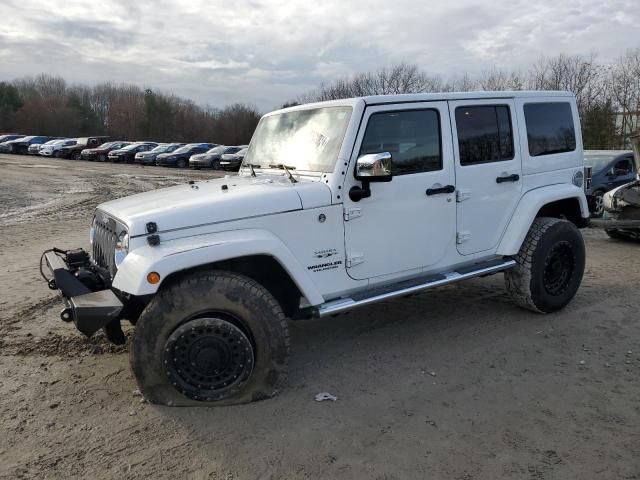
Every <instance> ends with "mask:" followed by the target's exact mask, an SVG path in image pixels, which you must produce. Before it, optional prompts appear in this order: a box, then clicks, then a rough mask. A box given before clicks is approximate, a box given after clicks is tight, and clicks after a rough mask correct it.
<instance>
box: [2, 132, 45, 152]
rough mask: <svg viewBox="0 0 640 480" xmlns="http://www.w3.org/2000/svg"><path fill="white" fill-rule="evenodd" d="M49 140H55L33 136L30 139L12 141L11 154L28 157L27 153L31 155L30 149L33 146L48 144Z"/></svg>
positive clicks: (42, 136)
mask: <svg viewBox="0 0 640 480" xmlns="http://www.w3.org/2000/svg"><path fill="white" fill-rule="evenodd" d="M49 140H53V138H52V137H47V136H44V135H31V136H29V137H22V138H17V139H15V140H11V142H10V143H11V153H15V154H17V155H26V154H27V153H29V147H30V146H31V145H38V146H40V145H42V144H44V143H47V142H48V141H49Z"/></svg>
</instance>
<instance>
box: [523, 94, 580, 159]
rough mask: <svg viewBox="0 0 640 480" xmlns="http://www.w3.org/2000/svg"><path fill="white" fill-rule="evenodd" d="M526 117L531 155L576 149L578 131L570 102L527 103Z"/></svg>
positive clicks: (525, 107)
mask: <svg viewBox="0 0 640 480" xmlns="http://www.w3.org/2000/svg"><path fill="white" fill-rule="evenodd" d="M524 118H525V122H526V124H527V140H528V143H529V155H531V156H532V157H539V156H541V155H551V154H554V153H563V152H572V151H573V150H575V149H576V132H575V130H574V127H573V114H572V113H571V105H570V104H569V103H567V102H548V103H527V104H525V106H524Z"/></svg>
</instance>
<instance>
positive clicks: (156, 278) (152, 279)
mask: <svg viewBox="0 0 640 480" xmlns="http://www.w3.org/2000/svg"><path fill="white" fill-rule="evenodd" d="M147 282H149V283H150V284H151V285H155V284H156V283H160V274H159V273H158V272H150V273H149V274H147Z"/></svg>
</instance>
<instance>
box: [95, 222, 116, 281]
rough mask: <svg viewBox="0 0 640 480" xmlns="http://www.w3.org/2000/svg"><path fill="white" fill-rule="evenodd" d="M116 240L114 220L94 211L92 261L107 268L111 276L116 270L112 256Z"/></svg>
mask: <svg viewBox="0 0 640 480" xmlns="http://www.w3.org/2000/svg"><path fill="white" fill-rule="evenodd" d="M117 241H118V236H117V233H116V221H115V220H114V219H113V218H109V217H108V216H106V215H104V214H99V213H96V217H95V220H94V222H93V251H92V255H93V261H94V262H95V263H96V264H97V265H98V266H100V267H103V268H106V269H107V270H109V273H111V277H113V276H114V275H115V274H116V270H117V267H116V261H115V257H114V254H115V250H116V242H117Z"/></svg>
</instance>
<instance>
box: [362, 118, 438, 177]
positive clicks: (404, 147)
mask: <svg viewBox="0 0 640 480" xmlns="http://www.w3.org/2000/svg"><path fill="white" fill-rule="evenodd" d="M440 143H441V142H440V115H439V113H438V111H437V110H434V109H427V110H406V111H403V112H380V113H374V114H373V115H371V117H370V118H369V123H368V124H367V130H366V132H365V134H364V139H363V140H362V147H361V148H360V155H359V156H362V155H366V154H369V153H380V152H389V153H390V154H391V158H392V160H393V162H392V167H391V169H392V173H393V174H394V175H406V174H410V173H419V172H432V171H435V170H442V149H441V145H440Z"/></svg>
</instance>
